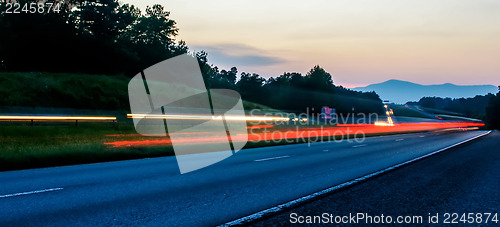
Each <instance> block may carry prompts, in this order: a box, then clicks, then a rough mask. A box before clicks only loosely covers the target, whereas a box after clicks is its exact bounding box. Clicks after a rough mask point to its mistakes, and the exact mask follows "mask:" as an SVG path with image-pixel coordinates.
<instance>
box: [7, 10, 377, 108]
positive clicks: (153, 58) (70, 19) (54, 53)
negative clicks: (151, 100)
mask: <svg viewBox="0 0 500 227" xmlns="http://www.w3.org/2000/svg"><path fill="white" fill-rule="evenodd" d="M18 2H20V3H24V2H28V3H29V2H31V3H32V2H46V1H42V0H38V1H18ZM50 2H56V1H50ZM4 11H5V4H0V12H2V13H1V14H0V34H2V35H0V71H3V72H7V73H9V72H46V73H63V74H59V75H65V74H68V73H71V74H73V75H80V76H82V77H88V78H74V77H71V80H75V81H71V80H65V79H64V78H63V77H58V78H57V80H56V81H57V83H56V82H54V84H60V85H61V86H62V87H60V89H59V88H57V87H56V88H50V89H49V90H48V91H46V93H43V92H45V90H43V89H42V90H41V91H37V90H36V89H34V90H33V94H38V93H43V94H41V95H40V96H39V97H45V98H47V96H48V95H53V96H57V97H59V98H58V101H56V102H57V104H55V103H54V105H56V106H61V107H63V106H67V105H70V107H78V106H79V107H80V108H105V109H107V108H123V105H119V104H116V103H117V102H123V103H126V102H124V98H126V96H125V95H124V92H126V87H123V86H121V89H123V90H120V91H116V92H115V95H113V94H107V93H106V91H113V90H114V89H116V88H112V89H108V88H107V87H106V86H105V85H102V86H101V85H99V86H97V85H96V87H93V88H92V89H91V91H88V90H86V91H85V92H84V91H81V92H78V89H81V88H82V87H85V86H84V80H87V79H90V77H89V75H88V74H108V75H117V74H122V75H126V76H129V77H131V76H134V75H136V74H137V73H138V72H139V71H140V70H142V69H144V68H147V67H149V66H151V65H154V64H156V63H158V62H160V61H163V60H165V59H168V58H170V57H173V56H176V55H179V54H182V53H187V51H188V47H187V46H186V44H185V43H184V42H183V41H176V40H175V36H176V35H177V33H178V29H177V27H176V22H175V21H174V20H172V19H170V18H169V16H170V12H168V11H166V10H165V9H164V8H163V6H161V5H153V6H152V7H149V6H148V7H147V8H146V10H145V12H144V13H142V12H141V11H140V10H139V9H138V8H136V7H134V6H132V5H129V4H120V3H119V2H118V1H117V0H84V1H77V0H67V1H63V4H62V6H61V12H60V13H54V12H50V13H20V14H6V13H3V12H4ZM196 56H197V58H198V60H199V63H200V68H201V70H202V73H203V76H204V79H205V81H206V84H207V86H208V87H209V88H228V89H235V90H238V91H239V92H240V94H241V95H242V97H243V99H244V100H247V101H251V102H255V103H259V104H264V105H267V106H270V107H273V108H277V109H284V110H290V111H297V112H303V111H306V110H307V109H308V108H309V109H310V111H312V112H318V111H320V110H321V107H322V106H330V107H334V108H336V109H337V112H340V113H348V112H365V113H368V112H380V111H381V110H382V102H381V100H380V98H379V97H378V95H377V94H375V93H362V92H355V91H352V90H348V89H345V88H343V87H340V86H335V85H334V84H333V79H332V76H331V75H330V74H329V73H328V72H326V71H325V70H324V69H323V68H321V67H319V66H315V67H313V68H312V69H311V70H310V71H309V72H308V73H307V74H306V75H305V76H303V75H301V74H300V73H284V74H283V75H281V76H279V77H276V78H270V79H268V80H266V79H264V78H262V77H261V76H260V75H258V74H255V73H253V74H251V73H245V72H242V73H240V77H239V80H238V70H237V69H236V67H233V68H231V69H230V70H219V68H217V67H215V66H212V65H209V64H208V58H207V53H205V52H203V51H202V52H199V53H196ZM64 73H65V74H64ZM5 75H17V74H15V73H13V74H5ZM20 75H22V74H20ZM40 75H46V74H40ZM19 77H21V76H19ZM5 78H7V77H5ZM28 78H29V79H30V80H32V82H36V81H37V83H34V84H37V86H38V84H44V83H45V82H44V80H43V78H40V77H36V79H32V78H31V76H27V77H26V79H28ZM52 79H53V78H50V79H48V80H49V81H52ZM5 80H6V79H5ZM89 81H91V80H88V81H87V82H89ZM11 82H12V83H14V82H13V81H11ZM78 83H80V84H78ZM14 87H18V88H19V87H23V86H22V84H19V86H14ZM14 87H13V88H14ZM67 88H71V89H75V90H74V91H71V92H69V93H68V94H66V93H65V89H67ZM58 89H59V90H58ZM9 90H11V92H10V93H9V94H11V95H10V96H12V95H15V94H18V95H20V96H23V97H24V96H25V94H24V93H23V92H17V93H16V91H15V90H12V89H9ZM89 92H90V93H89ZM91 94H93V95H94V96H95V97H90V95H91ZM103 95H106V96H109V98H111V99H112V98H114V100H106V102H112V103H113V104H112V105H106V104H105V103H100V102H99V103H100V104H98V102H97V100H99V97H101V98H102V96H103ZM10 96H9V97H10ZM77 96H78V97H77ZM80 96H81V97H80ZM65 99H67V100H66V101H65ZM9 100H10V101H9ZM13 100H17V101H19V103H25V104H26V103H28V104H29V105H43V106H47V105H48V106H50V104H49V103H44V102H38V101H37V102H35V103H32V102H31V101H28V100H37V99H36V98H34V97H32V98H30V99H27V100H25V101H22V97H18V98H15V99H4V100H3V101H2V102H1V103H0V104H3V105H18V104H16V103H15V102H14V101H13ZM44 100H45V99H44ZM48 100H51V99H48ZM91 100H92V101H91ZM89 103H94V104H95V105H93V106H88V104H89ZM75 105H76V106H75ZM313 109H314V110H313Z"/></svg>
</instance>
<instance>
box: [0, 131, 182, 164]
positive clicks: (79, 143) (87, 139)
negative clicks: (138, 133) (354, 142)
mask: <svg viewBox="0 0 500 227" xmlns="http://www.w3.org/2000/svg"><path fill="white" fill-rule="evenodd" d="M133 133H135V131H134V129H133V127H127V126H121V127H119V128H112V127H110V126H109V125H84V126H79V127H74V126H39V127H33V128H31V127H28V126H3V127H0V144H1V145H0V170H15V169H28V168H38V167H49V166H61V165H70V164H81V163H94V162H105V161H115V160H126V159H136V158H147V157H159V156H166V155H172V154H173V153H172V150H171V149H170V148H169V147H162V148H161V149H160V148H157V147H149V148H148V147H142V148H141V147H139V148H133V149H127V148H124V149H109V148H108V147H107V146H106V145H105V144H104V143H106V142H112V141H115V140H116V138H114V137H110V136H107V135H113V134H133Z"/></svg>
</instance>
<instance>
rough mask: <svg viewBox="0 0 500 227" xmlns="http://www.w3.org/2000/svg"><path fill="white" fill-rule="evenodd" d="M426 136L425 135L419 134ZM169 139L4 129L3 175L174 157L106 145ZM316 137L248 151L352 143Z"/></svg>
mask: <svg viewBox="0 0 500 227" xmlns="http://www.w3.org/2000/svg"><path fill="white" fill-rule="evenodd" d="M418 132H422V131H418ZM406 133H416V132H415V131H412V132H388V133H375V134H367V135H366V137H373V136H384V135H394V134H406ZM164 138H165V137H143V136H139V135H137V134H136V132H135V129H134V128H133V126H131V125H125V126H120V127H116V128H113V127H109V126H106V125H83V126H80V127H71V126H66V127H65V126H41V127H34V128H31V127H27V126H3V127H0V151H1V152H0V171H8V170H21V169H31V168H41V167H53V166H63V165H74V164H86V163H97V162H107V161H118V160H129V159H140V158H151V157H162V156H172V155H174V152H173V149H172V147H171V146H170V145H161V146H138V147H134V146H131V147H120V148H112V147H110V146H107V145H105V143H109V142H114V141H117V140H118V141H119V140H149V139H164ZM352 138H354V136H353V135H350V136H348V137H347V136H346V137H343V138H341V137H340V136H336V137H315V138H304V139H298V140H294V141H293V142H287V141H284V140H282V141H257V142H248V143H247V144H246V146H245V149H248V148H256V147H266V146H278V145H285V144H297V143H309V142H311V143H313V142H321V141H333V140H335V141H339V140H342V139H352Z"/></svg>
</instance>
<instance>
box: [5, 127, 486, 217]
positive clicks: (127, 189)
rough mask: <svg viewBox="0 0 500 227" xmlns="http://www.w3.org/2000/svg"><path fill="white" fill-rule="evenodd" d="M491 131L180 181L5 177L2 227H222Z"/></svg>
mask: <svg viewBox="0 0 500 227" xmlns="http://www.w3.org/2000/svg"><path fill="white" fill-rule="evenodd" d="M485 133H487V132H486V131H465V132H451V131H441V132H429V133H416V134H405V135H394V136H382V137H371V138H366V139H365V140H364V142H362V143H357V142H355V141H353V140H346V141H342V142H340V143H339V142H321V143H313V144H310V145H309V144H294V145H283V146H274V147H266V148H255V149H246V150H242V151H240V152H238V153H237V154H236V155H234V156H232V157H230V158H228V159H226V160H224V161H222V162H219V163H217V164H215V165H212V166H209V167H207V168H204V169H201V170H198V171H194V172H191V173H188V174H183V175H181V174H179V169H178V167H177V164H176V160H175V157H164V158H152V159H141V160H130V161H119V162H109V163H98V164H88V165H75V166H65V167H54V168H44V169H33V170H23V171H10V172H2V173H0V184H1V187H0V207H1V211H2V212H0V226H25V225H35V226H36V225H44V226H45V225H68V224H71V225H74V226H88V225H97V226H103V225H106V226H109V225H162V226H164V225H176V226H177V225H196V226H200V225H203V226H205V225H218V224H224V223H226V222H229V221H232V220H236V219H238V218H241V217H244V216H247V215H250V214H253V213H255V212H258V211H262V210H265V209H268V208H271V207H274V206H276V205H278V204H284V203H287V202H289V201H292V200H295V199H297V198H300V197H302V196H306V195H310V194H312V193H315V192H318V191H321V190H324V189H326V188H329V187H332V186H334V185H338V184H341V183H344V182H348V181H350V180H352V179H355V178H359V177H362V176H365V175H367V174H371V173H374V172H376V171H379V170H382V169H386V168H388V167H391V166H394V165H397V164H399V163H402V162H405V161H408V160H411V159H414V158H417V157H420V156H423V155H426V154H429V153H432V152H434V151H437V150H440V149H443V148H446V147H448V146H451V145H454V144H457V143H460V142H462V141H465V140H468V139H471V138H474V137H477V136H479V135H482V134H485Z"/></svg>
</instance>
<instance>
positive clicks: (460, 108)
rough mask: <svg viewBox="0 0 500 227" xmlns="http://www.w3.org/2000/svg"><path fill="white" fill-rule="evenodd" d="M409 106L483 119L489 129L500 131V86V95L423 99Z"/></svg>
mask: <svg viewBox="0 0 500 227" xmlns="http://www.w3.org/2000/svg"><path fill="white" fill-rule="evenodd" d="M407 104H411V105H419V106H421V107H424V108H433V109H440V110H445V111H450V112H455V113H459V114H462V115H464V116H466V117H471V118H476V119H482V120H484V121H485V122H486V123H487V124H488V127H489V128H496V129H500V118H499V117H500V86H499V93H497V94H496V95H494V94H487V95H476V96H475V97H472V98H458V99H452V98H441V97H423V98H421V99H420V100H419V101H418V102H408V103H407Z"/></svg>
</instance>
